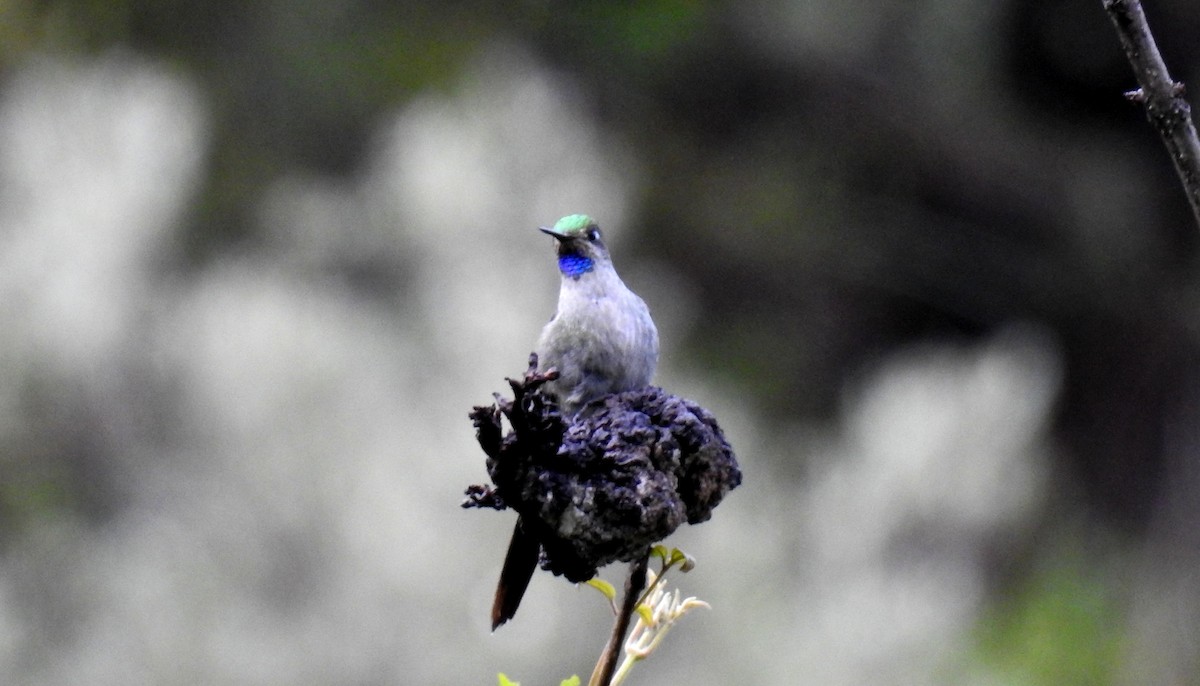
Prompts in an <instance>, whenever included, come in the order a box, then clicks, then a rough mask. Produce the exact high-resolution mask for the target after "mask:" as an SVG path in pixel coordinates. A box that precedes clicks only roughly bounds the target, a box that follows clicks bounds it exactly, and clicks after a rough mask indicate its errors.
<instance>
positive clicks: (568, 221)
mask: <svg viewBox="0 0 1200 686" xmlns="http://www.w3.org/2000/svg"><path fill="white" fill-rule="evenodd" d="M595 225H596V220H595V219H592V218H591V217H589V216H587V215H586V214H569V215H567V216H565V217H563V218H562V219H559V220H558V223H556V224H555V225H554V230H555V231H557V232H558V233H565V234H571V233H579V232H580V231H584V230H585V229H587V228H588V227H589V226H595Z"/></svg>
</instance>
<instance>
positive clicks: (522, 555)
mask: <svg viewBox="0 0 1200 686" xmlns="http://www.w3.org/2000/svg"><path fill="white" fill-rule="evenodd" d="M540 549H541V546H540V545H538V542H537V540H536V539H534V537H533V536H530V535H529V533H528V532H526V531H525V527H524V526H522V524H521V520H520V519H517V526H516V528H514V529H513V535H512V541H511V542H510V543H509V544H508V554H507V555H505V556H504V568H503V569H501V570H500V583H499V584H497V585H496V599H495V600H494V601H493V602H492V631H495V630H496V629H497V628H498V627H499V626H500V625H501V624H503V623H505V622H507V621H508V620H510V619H512V618H513V615H515V614H517V607H518V606H520V605H521V598H522V597H524V595H525V589H526V588H529V580H530V579H532V578H533V571H534V570H535V569H537V563H538V553H539V552H540Z"/></svg>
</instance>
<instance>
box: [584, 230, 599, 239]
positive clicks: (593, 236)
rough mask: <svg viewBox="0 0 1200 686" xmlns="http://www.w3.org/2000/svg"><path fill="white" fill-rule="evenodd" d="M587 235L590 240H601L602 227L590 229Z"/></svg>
mask: <svg viewBox="0 0 1200 686" xmlns="http://www.w3.org/2000/svg"><path fill="white" fill-rule="evenodd" d="M587 237H588V240H589V241H598V240H600V229H588V232H587Z"/></svg>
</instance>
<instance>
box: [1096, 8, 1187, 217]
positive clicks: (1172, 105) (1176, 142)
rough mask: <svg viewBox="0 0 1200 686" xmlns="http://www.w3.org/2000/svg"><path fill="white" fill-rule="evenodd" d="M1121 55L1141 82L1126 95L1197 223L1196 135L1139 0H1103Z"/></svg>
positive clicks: (1180, 86) (1176, 84)
mask: <svg viewBox="0 0 1200 686" xmlns="http://www.w3.org/2000/svg"><path fill="white" fill-rule="evenodd" d="M1103 2H1104V9H1105V10H1106V11H1107V12H1108V17H1109V19H1111V20H1112V23H1113V26H1116V27H1117V35H1118V36H1120V38H1121V45H1122V46H1123V47H1124V48H1125V55H1126V56H1128V57H1129V63H1130V64H1131V65H1133V73H1134V75H1135V76H1136V77H1137V80H1138V83H1139V84H1140V85H1141V88H1139V89H1138V90H1136V91H1132V92H1131V93H1127V94H1126V95H1127V97H1129V99H1130V100H1133V101H1135V102H1141V103H1142V104H1143V105H1145V107H1146V116H1147V117H1149V119H1150V122H1151V123H1152V124H1153V125H1154V128H1156V129H1158V133H1159V134H1160V135H1161V136H1162V139H1163V144H1164V145H1166V146H1167V152H1169V153H1170V154H1171V160H1172V161H1173V162H1174V163H1175V171H1177V172H1178V173H1179V179H1180V181H1182V182H1183V189H1184V192H1185V193H1186V194H1187V197H1188V202H1189V203H1191V205H1192V215H1193V216H1194V217H1195V219H1196V223H1197V226H1200V139H1197V137H1196V127H1195V125H1194V124H1193V123H1192V114H1191V108H1190V107H1189V106H1188V103H1187V101H1186V100H1184V99H1183V84H1182V83H1178V82H1176V81H1173V80H1172V79H1171V76H1170V74H1168V73H1167V65H1166V64H1165V63H1164V62H1163V59H1162V55H1160V54H1159V52H1158V46H1157V45H1156V44H1155V42H1154V35H1153V34H1151V33H1150V26H1149V25H1148V24H1147V23H1146V15H1145V13H1143V12H1142V4H1141V2H1139V0H1103Z"/></svg>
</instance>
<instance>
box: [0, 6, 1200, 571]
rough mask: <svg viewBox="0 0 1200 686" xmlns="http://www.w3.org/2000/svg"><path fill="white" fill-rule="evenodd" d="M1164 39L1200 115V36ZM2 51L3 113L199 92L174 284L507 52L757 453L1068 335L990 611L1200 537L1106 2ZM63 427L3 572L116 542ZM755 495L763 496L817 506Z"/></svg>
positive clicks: (508, 21) (627, 17)
mask: <svg viewBox="0 0 1200 686" xmlns="http://www.w3.org/2000/svg"><path fill="white" fill-rule="evenodd" d="M1146 10H1147V13H1148V16H1149V19H1150V22H1151V26H1152V28H1153V29H1154V31H1155V34H1156V37H1157V38H1158V41H1159V46H1160V48H1161V50H1162V52H1163V55H1164V57H1165V59H1166V61H1167V63H1168V65H1169V66H1170V67H1171V69H1172V70H1173V76H1174V77H1175V78H1176V79H1177V80H1181V81H1183V82H1185V83H1186V84H1187V85H1188V86H1189V89H1190V92H1191V93H1196V92H1200V41H1197V40H1196V39H1195V38H1196V36H1197V35H1200V5H1197V4H1196V3H1194V2H1188V1H1187V0H1173V1H1162V2H1150V3H1147V7H1146ZM0 23H2V24H3V25H4V28H0V45H2V46H3V47H0V87H3V84H4V83H5V79H6V78H9V77H11V75H12V74H14V73H15V72H16V70H18V69H19V68H20V67H21V66H22V65H23V64H24V63H26V61H27V60H30V59H32V58H35V57H36V56H37V55H39V54H41V53H43V52H63V53H68V54H71V55H75V56H78V57H79V58H80V59H86V58H87V56H89V55H99V54H103V53H105V52H107V51H109V50H112V49H113V48H114V47H116V48H120V49H128V50H131V51H133V52H135V53H138V54H141V55H145V56H148V57H150V58H153V59H156V60H161V61H163V62H165V63H166V64H168V65H170V68H171V69H174V70H178V71H180V72H183V73H187V74H188V75H189V76H190V77H191V78H193V79H195V80H196V81H198V83H199V84H200V87H201V89H202V90H203V92H204V94H205V96H206V97H207V99H208V102H207V103H206V105H207V107H208V109H209V115H210V117H211V141H210V149H209V153H208V155H209V157H208V166H207V168H206V170H205V175H204V177H203V178H202V179H201V180H200V184H201V187H200V190H199V191H198V192H197V194H196V196H195V198H194V200H193V201H192V202H191V204H190V205H189V206H188V209H187V212H186V215H185V220H186V227H185V229H184V231H183V235H184V238H183V240H182V241H181V242H180V244H179V246H178V249H177V250H175V252H173V253H171V254H168V255H167V256H166V259H165V261H164V264H163V265H161V268H162V269H163V270H165V271H171V270H178V271H181V272H188V271H197V270H201V269H203V268H204V267H205V266H206V265H207V264H210V263H211V262H212V261H213V260H216V259H219V258H222V257H224V256H228V255H236V254H240V253H244V252H246V251H254V250H256V249H259V248H260V247H261V245H262V243H263V241H264V237H263V236H261V235H260V234H259V233H258V231H259V224H258V223H257V220H256V211H257V210H256V203H258V201H259V198H260V196H261V195H262V193H263V192H264V191H265V190H266V189H267V188H268V187H269V186H270V185H271V184H272V183H273V182H274V181H276V180H277V179H278V178H279V177H280V176H281V175H283V174H284V173H293V172H295V170H303V171H305V172H308V173H312V174H320V175H325V176H332V177H339V178H346V179H353V178H355V177H356V176H358V175H360V174H362V173H363V172H362V165H363V159H364V157H365V156H366V155H368V154H369V153H370V151H371V147H372V146H373V145H375V144H376V141H377V139H376V137H375V136H374V133H375V131H376V130H377V128H378V127H379V126H380V123H381V121H383V119H384V118H385V117H386V116H387V115H388V114H389V113H390V112H392V111H394V110H395V109H396V108H398V107H402V106H404V105H405V104H406V103H408V102H410V101H411V100H412V99H413V98H415V97H416V96H418V95H419V94H421V93H426V92H438V91H449V90H452V88H453V86H452V84H453V83H454V80H455V79H456V77H457V75H458V74H459V73H460V71H461V69H462V68H463V67H464V65H466V64H467V63H468V62H469V61H470V60H471V59H473V58H474V57H475V56H476V55H477V54H478V53H479V51H480V50H481V49H483V48H485V47H487V46H489V45H494V44H496V43H512V44H516V45H520V46H523V47H524V48H525V49H527V50H529V51H530V52H532V54H533V55H534V56H535V58H536V59H537V60H539V61H540V62H542V63H544V64H545V65H547V66H549V67H550V68H552V69H554V70H557V71H559V72H561V73H563V74H565V75H566V76H567V78H569V79H570V82H571V83H572V84H573V87H574V90H573V91H572V95H571V97H572V99H574V100H575V101H576V102H575V104H576V105H578V106H580V107H582V108H583V109H584V110H585V111H587V112H590V113H591V114H593V115H594V116H595V117H596V118H597V119H598V120H599V121H600V122H601V123H602V125H603V127H604V128H605V130H606V133H608V134H609V135H611V136H613V137H615V138H616V139H619V140H621V141H623V142H625V143H627V144H629V146H630V147H631V149H632V150H634V151H635V152H636V155H637V158H638V159H637V161H638V163H639V164H640V165H641V172H642V175H643V176H642V183H641V185H640V186H639V187H638V188H637V189H636V192H635V195H636V198H635V200H634V205H635V213H634V216H633V217H632V218H631V220H630V221H629V222H628V223H629V225H630V226H631V227H632V228H633V231H631V234H632V235H631V236H629V237H628V238H626V239H625V240H624V241H623V242H622V245H621V251H622V254H623V255H635V254H636V255H639V256H642V257H644V258H646V259H650V260H653V261H655V262H658V263H665V264H669V265H671V266H672V268H674V269H675V270H677V271H679V272H681V273H682V274H684V275H685V276H686V278H687V279H688V280H689V282H690V283H691V284H694V285H695V286H696V287H697V288H698V292H697V293H696V294H695V298H696V301H697V302H699V303H700V307H701V310H702V314H701V315H700V318H699V319H700V322H699V323H698V324H696V325H694V326H692V327H691V328H690V329H688V331H687V337H686V339H685V340H684V341H682V346H681V348H682V350H683V351H684V352H685V353H686V355H687V357H688V359H689V360H691V361H692V362H691V363H690V364H692V365H693V366H695V367H697V368H702V369H705V370H707V373H708V374H711V375H712V377H713V379H714V383H715V384H717V385H727V386H728V387H729V388H732V389H736V390H737V391H738V392H739V393H744V394H746V395H748V396H751V397H753V398H754V399H755V402H756V409H757V410H758V411H759V412H760V413H761V415H762V417H764V418H765V419H766V425H767V426H768V427H772V426H775V427H781V426H786V425H788V424H790V423H793V422H796V421H798V418H803V421H811V422H820V421H828V420H830V419H831V418H833V417H834V416H835V415H836V414H837V413H838V411H839V407H840V404H841V403H842V402H843V393H844V391H845V389H846V386H847V383H848V381H849V380H853V379H855V378H857V377H858V375H860V374H862V373H863V370H864V369H869V368H870V367H871V365H872V363H873V362H874V361H876V360H878V359H879V358H880V357H881V356H883V355H885V354H886V353H888V352H889V351H893V350H897V349H900V348H902V347H905V346H908V345H912V344H916V343H921V342H928V341H940V342H949V343H951V344H964V345H969V344H972V343H975V342H978V341H982V340H986V339H988V338H989V337H991V336H992V335H994V334H996V333H997V332H998V331H1001V330H1003V329H1005V328H1007V327H1009V326H1011V325H1013V324H1014V323H1017V324H1034V325H1037V326H1038V327H1041V328H1043V329H1044V330H1046V331H1047V332H1049V335H1050V336H1051V337H1052V338H1053V339H1054V342H1055V344H1056V345H1057V346H1058V348H1059V353H1060V355H1061V358H1062V366H1063V381H1062V388H1061V391H1060V394H1059V397H1058V400H1057V405H1056V408H1055V410H1054V418H1053V424H1052V428H1051V433H1050V437H1049V442H1050V443H1051V444H1052V445H1053V446H1054V448H1055V450H1054V451H1053V460H1054V464H1052V465H1051V471H1052V475H1053V476H1052V480H1051V486H1050V495H1049V497H1048V498H1047V500H1046V503H1045V505H1044V508H1045V510H1044V512H1043V513H1042V519H1041V521H1040V522H1039V523H1038V524H1036V525H1034V526H1033V529H1034V530H1035V531H1034V532H1033V533H1031V534H1030V535H1029V536H1028V537H1026V538H1025V539H1023V542H1021V543H1019V544H1017V545H1014V546H1012V547H1010V548H1004V549H1003V551H1002V554H1000V555H998V556H997V559H996V560H995V565H996V569H997V571H996V576H995V578H996V583H997V585H998V586H1002V587H1003V586H1005V585H1019V584H1020V583H1022V580H1023V579H1024V576H1023V575H1022V574H1021V572H1020V571H1019V569H1020V567H1021V565H1023V564H1024V563H1025V562H1026V561H1027V560H1028V558H1029V557H1036V556H1037V552H1036V549H1037V547H1038V545H1039V541H1040V540H1041V539H1040V538H1039V536H1040V535H1047V536H1048V535H1049V534H1039V533H1037V532H1038V531H1042V532H1046V531H1052V530H1056V529H1057V527H1059V526H1070V527H1078V529H1079V530H1082V531H1088V532H1091V533H1090V534H1089V535H1088V536H1084V538H1085V539H1087V540H1090V538H1089V536H1091V535H1095V536H1096V538H1097V539H1098V540H1099V539H1103V540H1105V541H1107V540H1109V539H1108V537H1109V536H1110V535H1111V536H1112V537H1114V538H1115V539H1117V540H1124V541H1133V542H1138V545H1140V542H1144V541H1149V542H1150V543H1149V544H1148V545H1150V546H1153V545H1156V544H1155V542H1156V541H1158V542H1159V543H1160V544H1162V545H1165V546H1167V547H1170V544H1171V541H1175V540H1178V539H1177V538H1176V536H1177V535H1179V532H1180V531H1182V530H1185V529H1186V525H1187V524H1188V523H1189V522H1193V523H1194V522H1195V519H1194V518H1195V516H1196V515H1197V514H1200V510H1198V509H1197V508H1196V506H1195V503H1194V501H1193V499H1189V498H1187V497H1186V496H1181V495H1180V493H1179V489H1178V488H1176V487H1173V486H1172V483H1176V484H1178V483H1187V484H1189V485H1190V486H1197V485H1200V484H1197V483H1196V478H1195V469H1194V467H1188V466H1187V465H1189V464H1191V463H1194V461H1195V457H1196V456H1195V454H1194V452H1191V451H1190V448H1192V447H1195V446H1194V444H1193V443H1192V442H1191V441H1190V439H1187V438H1186V437H1185V438H1180V435H1181V432H1182V434H1187V433H1188V432H1187V431H1186V429H1187V427H1189V426H1191V425H1192V424H1193V423H1194V422H1196V421H1200V415H1198V414H1196V407H1195V403H1196V398H1197V392H1196V388H1197V378H1198V377H1197V372H1198V371H1200V370H1198V369H1197V361H1198V353H1200V339H1198V338H1197V336H1196V332H1197V325H1198V319H1197V311H1198V310H1197V306H1198V305H1200V298H1198V295H1200V294H1198V291H1197V278H1196V273H1195V265H1196V252H1197V246H1198V245H1200V240H1198V238H1200V233H1198V229H1200V227H1197V226H1196V225H1195V222H1194V221H1193V219H1192V216H1191V213H1190V211H1189V208H1188V206H1187V203H1186V200H1185V198H1184V195H1183V193H1182V192H1181V190H1180V187H1179V182H1178V180H1177V179H1176V177H1175V176H1174V171H1173V168H1172V166H1171V164H1170V161H1169V159H1168V158H1167V155H1166V152H1165V150H1164V148H1163V147H1162V145H1161V143H1160V142H1159V140H1158V139H1157V136H1156V134H1155V132H1154V130H1153V129H1152V127H1151V126H1150V125H1149V124H1148V123H1147V121H1146V119H1145V116H1144V114H1143V113H1142V111H1141V110H1140V108H1139V107H1138V106H1136V105H1134V104H1131V103H1130V102H1128V101H1127V100H1126V99H1125V98H1124V97H1123V95H1122V94H1123V93H1124V92H1125V91H1127V90H1130V89H1132V88H1133V87H1134V86H1135V81H1134V79H1133V76H1132V72H1131V70H1130V67H1129V65H1128V63H1127V62H1126V60H1125V58H1124V56H1123V54H1122V53H1121V52H1120V47H1119V42H1118V40H1117V38H1116V35H1115V33H1114V30H1113V28H1112V26H1111V25H1110V24H1109V22H1108V20H1107V18H1106V16H1105V13H1104V11H1103V9H1102V7H1101V3H1100V2H1099V0H1050V1H1039V0H1009V1H1006V2H996V3H956V2H936V1H935V2H884V3H834V2H828V3H815V2H791V3H789V2H777V3H771V2H755V3H733V2H716V1H695V2H689V1H686V0H652V1H650V2H624V1H619V2H582V3H555V2H539V1H528V2H522V3H515V4H510V5H507V6H499V5H495V4H492V3H480V2H469V1H467V2H442V3H424V2H420V3H416V2H399V3H397V2H378V1H362V2H310V1H307V0H305V1H302V2H278V1H274V0H272V1H267V2H258V3H250V4H240V5H237V4H230V3H205V2H178V1H154V2H147V1H141V2H138V1H128V0H127V1H120V2H90V1H83V0H80V1H75V2H65V1H64V2H54V1H44V2H16V3H7V4H5V6H4V7H3V8H2V9H0ZM1193 100H1194V97H1193ZM465 200H466V201H468V202H469V199H465ZM627 259H628V258H627ZM392 266H395V265H392V264H391V263H386V262H385V263H382V264H380V263H372V262H371V261H370V259H368V258H365V257H364V258H363V259H362V261H358V262H356V261H354V259H350V260H348V261H347V262H345V263H342V264H338V265H336V266H335V267H333V269H335V270H340V271H341V272H343V275H344V276H345V277H346V278H347V279H348V281H349V282H351V283H353V284H357V285H356V287H360V288H364V289H368V290H369V289H387V288H390V287H394V286H395V284H396V283H400V282H403V280H404V278H405V277H404V276H403V275H401V276H396V275H390V276H389V275H383V276H380V274H379V272H380V271H383V272H387V271H388V270H389V268H390V267H392ZM410 266H411V265H407V264H404V263H401V264H400V265H399V268H401V269H404V268H408V267H410ZM364 275H365V276H364ZM713 322H719V323H720V325H711V324H709V323H713ZM31 393H32V395H30V397H29V399H28V402H29V403H30V404H31V406H33V407H34V408H35V410H36V406H37V404H38V402H39V398H38V395H37V393H36V392H34V391H31ZM54 411H55V412H67V413H73V414H72V416H73V417H75V419H72V420H71V422H70V423H72V424H75V425H77V426H79V427H80V429H79V431H78V433H77V434H75V433H72V434H67V435H60V436H57V440H58V441H59V443H56V444H54V445H45V444H42V443H40V441H38V440H37V439H36V437H37V436H38V435H39V432H38V429H37V428H36V427H31V428H28V429H27V431H25V432H23V433H21V432H18V433H16V434H10V435H8V436H6V437H5V438H4V441H5V444H4V446H3V450H4V451H5V452H8V453H10V454H18V453H20V454H22V455H33V457H30V458H29V459H7V458H6V459H0V483H3V482H8V483H16V484H22V485H25V486H29V485H32V487H31V488H25V487H22V488H19V489H3V490H0V516H2V517H3V521H0V546H3V545H4V541H6V540H9V539H10V538H11V537H12V536H13V535H14V530H17V529H19V528H20V526H21V518H22V517H25V516H29V512H31V511H37V509H38V508H67V509H73V510H77V511H79V512H81V513H82V516H83V517H84V518H85V519H94V520H96V521H103V520H104V518H106V517H108V516H111V512H112V511H113V510H114V509H119V508H120V506H121V500H122V488H121V486H119V485H118V484H117V482H119V481H120V479H118V478H116V477H114V476H113V472H114V470H113V469H112V468H111V466H106V465H111V463H113V462H118V463H119V460H115V459H114V458H112V457H111V456H107V455H105V454H103V452H104V449H103V447H102V446H103V445H104V444H103V442H101V444H100V446H101V447H99V448H96V446H95V444H94V441H95V435H96V432H95V431H94V430H93V427H101V428H100V429H99V430H101V431H103V430H108V429H107V428H106V427H108V426H109V425H108V424H106V423H105V422H104V420H103V419H102V418H95V417H94V416H93V415H91V414H89V412H90V410H89V409H88V406H87V404H86V403H85V402H82V401H81V403H80V407H67V408H62V407H56V408H55V409H54ZM1181 426H1182V427H1183V428H1182V429H1181V428H1180V427H1181ZM31 437H34V438H31ZM30 441H33V443H30ZM94 448H96V449H94ZM963 459H970V456H967V455H964V456H963ZM765 467H766V468H767V469H769V470H771V471H772V472H773V474H771V475H763V474H758V475H753V476H752V478H754V479H763V480H766V479H771V478H778V479H783V480H785V481H787V480H797V481H798V480H800V479H802V478H803V473H804V469H803V467H802V466H799V465H796V464H789V463H783V462H781V463H771V464H767V465H765ZM118 471H119V470H118ZM1180 480H1184V481H1182V482H1181V481H1180ZM1183 490H1185V491H1186V488H1183ZM1181 497H1182V498H1183V500H1184V501H1186V502H1183V503H1182V504H1181V502H1180V498H1181ZM1189 503H1190V504H1189ZM1072 530H1074V528H1073V529H1072ZM1097 531H1101V532H1104V533H1102V534H1097V533H1095V532H1097ZM1088 545H1089V544H1088V543H1086V542H1085V543H1084V545H1083V547H1084V548H1085V549H1086V548H1087V547H1088ZM1105 545H1107V543H1106V544H1105Z"/></svg>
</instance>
